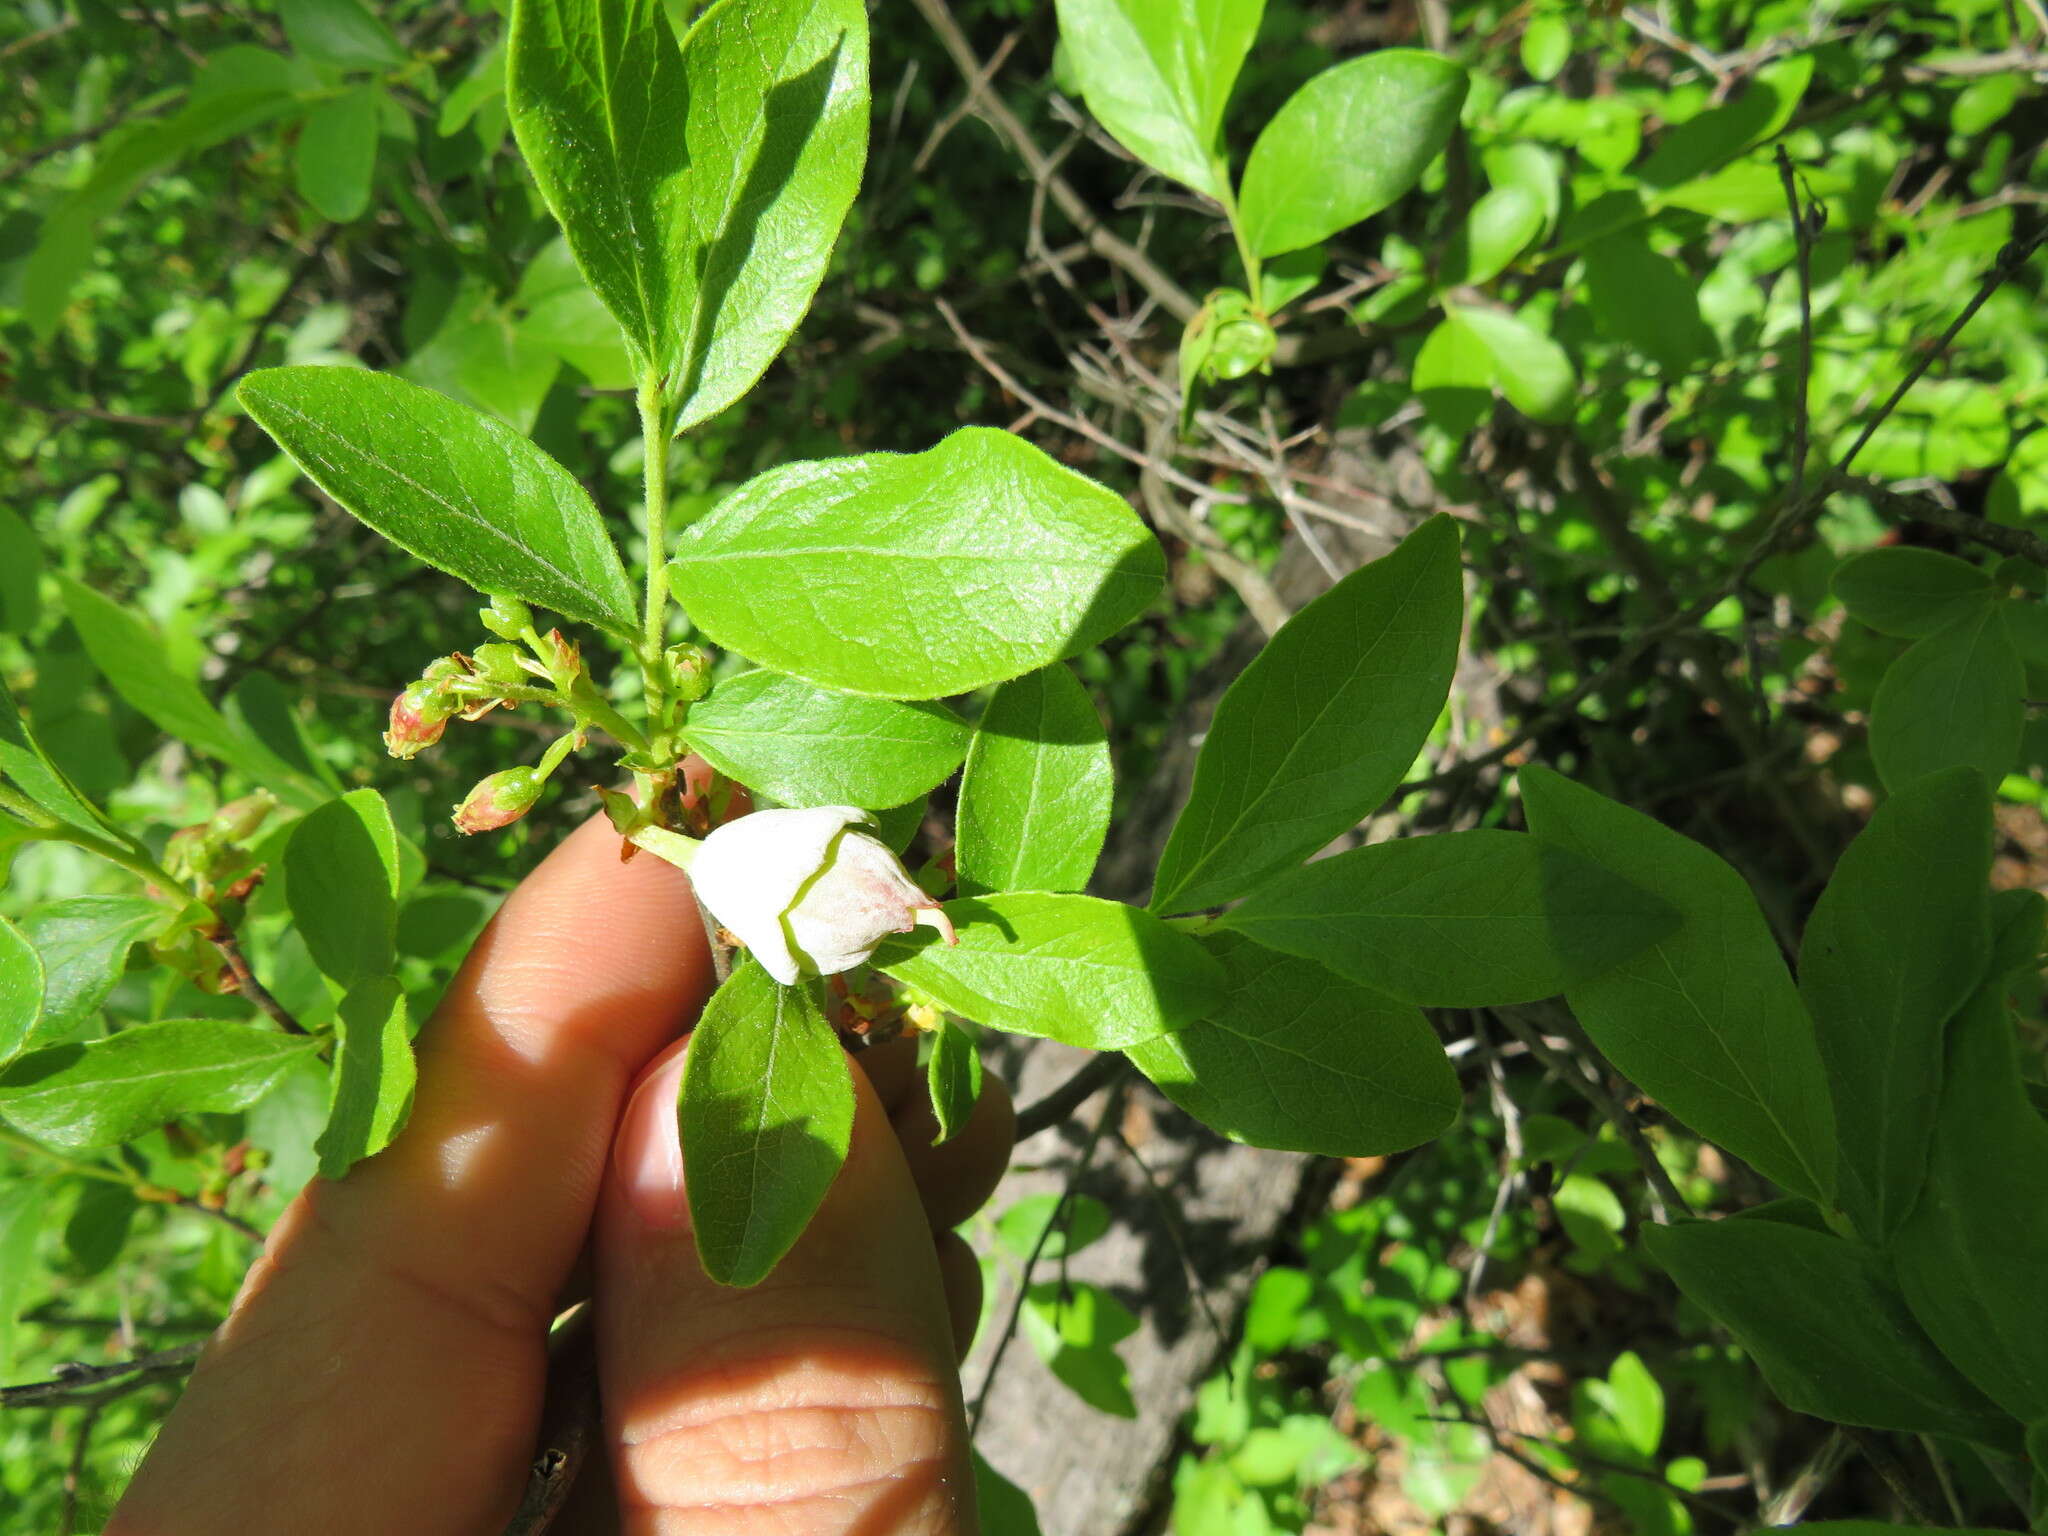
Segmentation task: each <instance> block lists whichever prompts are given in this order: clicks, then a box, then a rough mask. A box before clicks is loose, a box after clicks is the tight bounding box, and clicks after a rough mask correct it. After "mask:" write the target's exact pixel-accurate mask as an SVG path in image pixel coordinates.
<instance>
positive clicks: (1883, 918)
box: [1799, 768, 1991, 1244]
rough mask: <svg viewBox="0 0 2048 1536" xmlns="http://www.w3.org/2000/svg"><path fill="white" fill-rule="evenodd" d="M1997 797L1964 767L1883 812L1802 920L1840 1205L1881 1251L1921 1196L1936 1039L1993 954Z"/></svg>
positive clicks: (1937, 1076)
mask: <svg viewBox="0 0 2048 1536" xmlns="http://www.w3.org/2000/svg"><path fill="white" fill-rule="evenodd" d="M1990 880H1991V798H1990V795H1989V794H1988V793H1987V791H1986V789H1985V785H1984V781H1983V780H1982V779H1980V778H1979V777H1978V776H1977V775H1976V774H1974V773H1972V772H1971V771H1970V770H1969V769H1967V768H1951V769H1948V770H1946V771H1944V772H1941V773H1935V774H1929V775H1928V776H1927V777H1926V778H1923V779H1919V780H1916V781H1915V782H1914V783H1912V784H1910V785H1908V786H1907V787H1906V788H1905V789H1903V790H1901V791H1900V792H1899V793H1897V794H1895V795H1893V796H1892V797H1891V798H1890V799H1889V800H1887V801H1885V803H1884V804H1883V805H1881V806H1879V807H1878V809H1877V814H1876V815H1874V816H1872V817H1871V819H1870V825H1869V826H1867V827H1865V828H1864V829H1863V831H1862V833H1861V834H1860V835H1859V836H1858V837H1857V838H1856V840H1855V841H1854V842H1853V843H1851V844H1850V845H1849V848H1848V851H1847V852H1845V853H1844V854H1843V855H1842V858H1841V861H1840V862H1839V863H1837V864H1836V865H1835V873H1834V876H1833V878H1832V879H1830V880H1829V881H1828V887H1827V889H1826V890H1825V891H1823V892H1822V893H1821V897H1820V900H1819V902H1818V903H1816V904H1815V906H1814V909H1813V915H1812V916H1811V917H1810V918H1808V919H1807V923H1806V934H1805V937H1804V940H1803V942H1802V943H1801V945H1800V950H1799V991H1800V995H1801V996H1802V997H1804V998H1805V1000H1806V1006H1807V1010H1808V1012H1809V1013H1811V1014H1812V1016H1813V1024H1814V1029H1815V1031H1816V1033H1817V1035H1818V1038H1819V1040H1820V1053H1821V1059H1822V1060H1823V1061H1824V1062H1825V1063H1826V1064H1827V1069H1828V1082H1829V1085H1830V1087H1831V1089H1832V1091H1833V1097H1834V1103H1835V1135H1836V1139H1837V1141H1838V1142H1839V1144H1840V1146H1841V1158H1840V1162H1839V1169H1840V1179H1839V1193H1838V1197H1837V1198H1838V1199H1839V1201H1840V1203H1841V1206H1842V1208H1843V1209H1844V1210H1845V1211H1847V1212H1848V1213H1849V1215H1850V1216H1851V1217H1853V1218H1854V1219H1855V1222H1856V1227H1857V1230H1858V1231H1859V1232H1861V1233H1862V1234H1863V1235H1864V1237H1866V1238H1868V1239H1869V1240H1870V1241H1871V1242H1873V1243H1878V1244H1883V1243H1886V1242H1888V1241H1889V1240H1890V1239H1891V1236H1892V1234H1893V1233H1894V1232H1896V1231H1897V1230H1898V1227H1899V1224H1900V1222H1902V1221H1904V1220H1905V1218H1906V1213H1907V1211H1909V1210H1910V1209H1911V1208H1912V1205H1913V1202H1914V1200H1916V1199H1917V1198H1918V1197H1919V1194H1920V1185H1921V1182H1922V1181H1923V1180H1924V1179H1925V1177H1926V1175H1927V1155H1928V1147H1929V1143H1930V1142H1931V1140H1932V1138H1933V1135H1934V1115H1935V1106H1936V1103H1937V1101H1938V1099H1939V1095H1940V1092H1941V1057H1942V1031H1943V1026H1945V1025H1946V1024H1947V1022H1948V1020H1949V1018H1950V1016H1951V1015H1953V1014H1954V1013H1955V1011H1956V1010H1957V1009H1958V1008H1960V1007H1961V1006H1962V1005H1963V1003H1964V1001H1965V1000H1966V999H1967V998H1968V997H1969V996H1970V994H1971V993H1972V992H1974V991H1975V990H1976V989H1977V983H1978V982H1979V980H1981V979H1982V977H1983V975H1984V967H1985V964H1986V962H1987V961H1988V960H1989V959H1990V953H1991V898H1990Z"/></svg>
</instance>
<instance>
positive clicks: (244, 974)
mask: <svg viewBox="0 0 2048 1536" xmlns="http://www.w3.org/2000/svg"><path fill="white" fill-rule="evenodd" d="M208 938H209V940H210V942H211V943H212V944H213V947H214V948H215V949H216V950H218V951H220V957H221V959H222V960H223V961H224V962H226V964H227V968H228V974H229V975H230V976H232V977H234V978H235V991H236V992H238V993H240V994H241V995H242V996H243V997H246V998H248V999H249V1001H250V1002H252V1003H254V1004H255V1005H256V1006H257V1007H258V1008H260V1009H262V1010H263V1011H264V1012H265V1013H267V1014H269V1015H270V1017H271V1018H272V1019H273V1020H275V1021H276V1023H277V1027H278V1028H279V1029H281V1030H283V1031H284V1032H285V1033H286V1034H288V1035H303V1034H305V1033H306V1026H305V1025H303V1024H301V1023H300V1022H299V1021H298V1020H297V1019H296V1018H294V1017H293V1016H292V1011H291V1010H290V1009H289V1008H287V1007H285V1005H284V1004H283V1003H280V1002H279V1001H278V1000H277V999H276V998H275V997H273V996H272V995H271V992H270V988H268V987H266V986H264V985H263V983H262V982H261V981H259V980H257V979H256V973H255V972H254V971H252V970H251V969H250V968H249V957H248V956H247V955H245V954H243V953H242V946H241V943H240V941H239V940H237V939H236V938H235V936H234V934H233V933H231V932H229V931H228V930H227V929H226V928H222V929H221V930H220V931H219V932H217V933H213V934H210V935H208Z"/></svg>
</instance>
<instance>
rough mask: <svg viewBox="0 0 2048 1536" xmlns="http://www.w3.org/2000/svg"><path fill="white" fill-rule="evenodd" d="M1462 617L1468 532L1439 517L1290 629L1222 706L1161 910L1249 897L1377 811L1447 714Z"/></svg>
mask: <svg viewBox="0 0 2048 1536" xmlns="http://www.w3.org/2000/svg"><path fill="white" fill-rule="evenodd" d="M1463 615H1464V593H1463V589H1462V588H1461V586H1460V584H1459V566H1458V533H1457V525H1456V524H1455V523H1453V522H1452V521H1451V519H1449V518H1448V517H1433V518H1431V519H1430V520H1429V521H1428V522H1426V523H1424V524H1423V525H1422V526H1421V527H1420V528H1418V529H1416V530H1415V532H1414V533H1412V534H1410V535H1409V536H1408V537H1407V538H1406V539H1405V540H1403V541H1402V543H1401V546H1400V547H1399V548H1398V549H1396V550H1394V551H1393V553H1391V554H1389V555H1386V556H1384V557H1382V558H1381V559H1378V560H1375V561H1373V562H1372V563H1371V564H1370V565H1367V566H1365V567H1363V568H1361V569H1359V570H1356V571H1353V572H1352V573H1351V574H1350V575H1349V576H1346V577H1345V578H1344V579H1343V580H1342V581H1340V582H1338V583H1337V585H1336V586H1334V587H1332V588H1331V589H1330V590H1329V591H1328V592H1325V593H1324V594H1323V595H1322V596H1321V597H1319V598H1317V599H1316V600H1315V601H1314V602H1312V603H1310V604H1309V605H1308V606H1307V607H1306V608H1304V609H1302V610H1301V611H1300V612H1299V613H1297V614H1295V615H1294V617H1293V618H1291V619H1289V620H1288V621H1287V623H1286V624H1285V625H1283V626H1282V627H1281V629H1280V632H1279V633H1278V634H1276V635H1275V636H1274V637H1273V638H1272V640H1271V641H1269V642H1268V643H1267V645H1266V648H1265V649H1264V650H1263V651H1261V652H1260V653H1259V654H1258V656H1257V657H1256V658H1255V659H1254V660H1253V661H1252V664H1251V665H1250V666H1249V667H1247V668H1245V670H1244V673H1243V675H1242V676H1240V677H1239V678H1238V679H1237V681H1236V682H1234V683H1232V684H1231V685H1230V689H1229V691H1228V692H1227V693H1225V694H1224V696H1223V698H1222V700H1221V701H1220V702H1219V703H1218V705H1217V706H1216V715H1215V719H1214V720H1213V721H1212V722H1211V724H1210V727H1209V735H1208V739H1207V741H1206V742H1204V743H1203V746H1202V752H1201V756H1200V757H1199V758H1197V759H1196V761H1195V782H1194V788H1193V790H1192V791H1191V792H1190V794H1189V796H1188V803H1187V806H1186V808H1185V809H1183V810H1182V812H1181V813H1180V819H1179V820H1178V821H1177V822H1176V823H1175V824H1174V828H1173V833H1172V835H1171V836H1170V837H1169V838H1168V839H1167V844H1166V851H1165V852H1164V853H1163V854H1162V855H1161V856H1160V860H1159V875H1158V879H1157V882H1156V884H1155V886H1154V889H1153V893H1152V905H1153V907H1154V908H1155V909H1157V910H1159V911H1182V912H1184V911H1191V910H1193V909H1196V908H1200V907H1210V906H1216V905H1218V904H1220V903H1222V902H1224V901H1227V900H1229V899H1230V898H1232V897H1234V896H1241V895H1243V894H1244V893H1245V892H1246V891H1249V890H1252V889H1254V888H1256V887H1257V886H1259V885H1260V884H1262V883H1263V882H1264V881H1266V880H1268V879H1270V878H1272V876H1274V875H1275V874H1278V873H1279V872H1280V871H1281V870H1283V869H1286V868H1288V867H1290V866H1291V865H1294V864H1297V863H1299V862H1300V861H1301V860H1302V859H1303V858H1304V857H1305V856H1307V855H1308V854H1310V853H1313V852H1314V851H1315V850H1316V849H1318V848H1320V847H1322V846H1323V845H1324V844H1326V843H1328V842H1329V841H1330V840H1331V839H1332V838H1334V837H1336V836H1337V835H1338V834H1339V833H1341V832H1343V831H1345V830H1347V829H1348V828H1350V827H1352V826H1354V825H1356V824H1357V822H1358V821H1359V819H1360V818H1361V817H1363V816H1365V815H1366V814H1367V813H1368V812H1370V811H1372V810H1374V809H1375V808H1377V807H1378V806H1379V804H1380V803H1381V802H1382V801H1383V800H1385V799H1386V798H1387V796H1388V795H1389V794H1390V793H1391V792H1392V791H1393V789H1394V788H1395V786H1397V785H1398V784H1399V783H1400V782H1401V778H1402V775H1404V774H1405V773H1406V772H1407V771H1408V769H1409V767H1410V765H1412V764H1413V763H1414V761H1415V757H1416V754H1417V753H1418V752H1420V751H1421V750H1422V744H1423V741H1424V740H1425V739H1426V738H1427V736H1428V734H1429V729H1430V727H1431V726H1432V725H1434V724H1435V723H1436V718H1437V715H1438V713H1439V712H1440V711H1441V710H1442V709H1443V706H1444V697H1445V695H1446V693H1447V692H1448V691H1449V689H1450V684H1451V670H1452V668H1453V667H1454V666H1455V665H1456V663H1457V658H1458V632H1459V627H1460V625H1461V624H1462V622H1463Z"/></svg>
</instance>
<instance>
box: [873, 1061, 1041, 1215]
mask: <svg viewBox="0 0 2048 1536" xmlns="http://www.w3.org/2000/svg"><path fill="white" fill-rule="evenodd" d="M891 1118H892V1123H893V1124H894V1125H895V1127H896V1135H897V1137H898V1139H900V1140H901V1141H902V1143H903V1160H904V1162H906V1163H907V1164H909V1166H910V1176H911V1178H913V1179H914V1180H916V1182H917V1192H918V1195H919V1197H920V1198H921V1199H922V1200H923V1201H924V1205H925V1214H926V1216H927V1218H928V1219H929V1220H930V1222H931V1224H932V1227H933V1228H934V1229H935V1230H940V1231H943V1230H945V1229H947V1228H949V1227H957V1226H958V1225H960V1223H961V1222H963V1221H965V1220H966V1219H967V1218H968V1217H970V1216H972V1215H973V1214H974V1213H975V1212H976V1211H978V1210H980V1209H981V1208H982V1206H983V1205H985V1204H986V1203H987V1202H988V1197H989V1196H990V1195H992V1194H994V1193H995V1190H996V1185H997V1184H998V1183H1000V1182H1001V1181H1002V1177H1003V1170H1004V1169H1006V1168H1008V1167H1009V1166H1010V1152H1011V1149H1012V1148H1013V1147H1014V1146H1015V1145H1016V1141H1017V1112H1016V1109H1015V1107H1014V1106H1013V1105H1012V1104H1011V1101H1010V1089H1009V1085H1008V1084H1007V1083H1005V1082H1004V1081H1003V1080H1002V1079H1001V1078H1000V1077H998V1076H996V1074H995V1073H993V1072H990V1073H987V1074H985V1075H984V1076H983V1078H982V1080H981V1096H980V1097H979V1098H977V1099H976V1100H975V1101H974V1108H973V1110H972V1111H970V1112H969V1114H968V1116H967V1123H966V1124H965V1125H963V1126H961V1127H960V1129H959V1130H958V1131H956V1132H955V1133H954V1134H953V1135H952V1136H951V1137H949V1138H948V1139H946V1140H945V1141H941V1142H938V1143H937V1144H936V1145H934V1139H935V1138H936V1137H937V1135H938V1132H939V1122H938V1117H937V1116H936V1115H935V1114H934V1113H933V1112H932V1105H931V1099H930V1097H929V1096H928V1095H926V1094H921V1093H920V1094H915V1095H911V1096H909V1097H908V1098H907V1099H906V1101H905V1103H904V1104H903V1107H902V1108H901V1109H899V1110H897V1112H896V1113H895V1115H894V1116H892V1117H891Z"/></svg>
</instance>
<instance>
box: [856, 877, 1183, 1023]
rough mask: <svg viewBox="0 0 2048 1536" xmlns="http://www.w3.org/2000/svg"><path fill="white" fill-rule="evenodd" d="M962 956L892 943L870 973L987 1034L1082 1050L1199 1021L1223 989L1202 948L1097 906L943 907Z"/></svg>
mask: <svg viewBox="0 0 2048 1536" xmlns="http://www.w3.org/2000/svg"><path fill="white" fill-rule="evenodd" d="M946 915H947V916H948V917H950V918H951V919H952V920H953V923H954V926H955V928H956V929H957V930H958V932H959V935H960V943H959V945H958V946H957V947H950V946H948V945H945V944H942V943H931V942H927V941H926V940H927V939H928V937H930V936H929V935H928V934H927V933H926V931H924V930H920V931H919V933H917V934H915V935H912V936H909V937H906V938H901V939H897V938H891V939H887V940H885V941H884V942H883V944H882V947H881V948H880V949H878V950H876V951H875V957H874V964H875V965H877V966H878V967H880V968H881V969H882V970H885V971H887V972H888V973H889V974H890V975H891V976H894V977H895V978H896V979H897V980H898V981H901V982H903V983H905V984H906V985H908V986H913V987H916V988H917V989H918V990H919V991H920V992H924V993H927V994H929V995H930V996H931V997H933V998H935V999H936V1000H937V1001H938V1002H939V1003H940V1004H941V1005H942V1006H944V1007H946V1008H950V1009H951V1010H952V1011H953V1012H955V1013H957V1014H960V1015H961V1016H962V1017H964V1018H969V1019H973V1020H975V1021H976V1022H977V1023H981V1024H986V1025H988V1026H989V1027H990V1028H992V1029H1003V1030H1008V1031H1009V1032H1010V1033H1012V1034H1018V1035H1038V1036H1042V1037H1043V1038H1045V1039H1048V1040H1060V1041H1064V1042H1065V1043H1066V1044H1068V1045H1079V1046H1085V1047H1086V1048H1088V1049H1089V1050H1095V1051H1114V1050H1121V1049H1123V1048H1124V1047H1125V1046H1128V1045H1135V1044H1136V1043H1137V1042H1138V1041H1140V1040H1146V1039H1149V1038H1151V1037H1152V1036H1153V1035H1157V1034H1162V1033H1164V1032H1165V1031H1166V1030H1169V1029H1178V1028H1180V1027H1181V1026H1182V1025H1184V1024H1186V1023H1188V1022H1190V1021H1191V1020H1193V1019H1196V1018H1199V1017H1201V1015H1202V1014H1203V1013H1204V1012H1205V1011H1207V1010H1208V1008H1209V1007H1210V1006H1211V1005H1213V1004H1214V1003H1215V1001H1216V1000H1217V998H1218V997H1219V995H1220V994H1221V991H1222V987H1223V969H1222V967H1221V966H1219V965H1218V964H1217V963H1216V962H1215V961H1214V960H1213V959H1211V958H1210V957H1209V955H1208V953H1207V952H1206V951H1205V950H1204V949H1203V948H1202V946H1201V945H1200V944H1198V943H1196V942H1195V941H1194V940H1193V939H1192V938H1190V937H1188V935H1186V934H1185V933H1182V932H1180V931H1179V930H1178V929H1175V928H1170V927H1168V926H1167V925H1166V924H1165V923H1163V922H1161V921H1160V920H1159V919H1158V918H1156V917H1154V916H1153V915H1152V914H1151V913H1149V912H1145V911H1142V910H1140V909H1139V908H1136V907H1127V906H1124V905H1123V904H1122V903H1120V902H1114V901H1099V900H1097V899H1096V898H1094V897H1092V896H1063V895H1054V894H1049V893H1044V892H1036V891H1016V892H1010V893H1007V894H1004V895H997V896H988V897H968V898H965V899H962V900H959V901H949V902H947V903H946Z"/></svg>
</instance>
